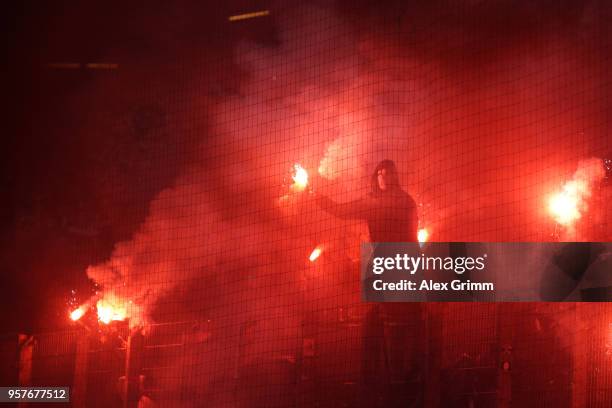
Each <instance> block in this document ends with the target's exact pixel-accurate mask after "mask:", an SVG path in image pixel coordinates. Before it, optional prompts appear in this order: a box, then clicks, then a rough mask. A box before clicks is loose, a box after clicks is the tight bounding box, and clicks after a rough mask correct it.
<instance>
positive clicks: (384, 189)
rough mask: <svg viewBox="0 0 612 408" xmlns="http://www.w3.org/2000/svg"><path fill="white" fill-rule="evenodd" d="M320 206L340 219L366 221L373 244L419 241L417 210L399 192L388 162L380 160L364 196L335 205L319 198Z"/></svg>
mask: <svg viewBox="0 0 612 408" xmlns="http://www.w3.org/2000/svg"><path fill="white" fill-rule="evenodd" d="M319 206H320V207H321V208H322V209H323V210H325V211H327V212H329V213H330V214H332V215H334V216H336V217H339V218H344V219H362V220H365V221H366V222H367V224H368V230H369V231H370V240H371V241H372V242H417V241H418V239H417V229H418V218H417V206H416V203H415V201H414V200H413V199H412V197H411V196H410V195H409V194H408V193H406V192H405V191H404V190H402V188H401V186H400V183H399V177H398V175H397V168H396V167H395V163H393V161H391V160H383V161H382V162H380V163H379V164H378V166H376V169H375V170H374V174H372V179H371V191H370V193H369V194H368V195H367V196H365V197H363V198H361V199H358V200H355V201H351V202H348V203H336V202H334V201H333V200H331V199H330V198H328V197H325V196H321V197H319Z"/></svg>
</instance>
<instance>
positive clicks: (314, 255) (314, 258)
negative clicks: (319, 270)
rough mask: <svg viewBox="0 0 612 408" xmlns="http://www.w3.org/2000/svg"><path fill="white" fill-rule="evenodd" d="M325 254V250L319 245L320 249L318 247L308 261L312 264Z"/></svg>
mask: <svg viewBox="0 0 612 408" xmlns="http://www.w3.org/2000/svg"><path fill="white" fill-rule="evenodd" d="M322 252H323V248H322V247H321V246H320V245H319V246H318V247H316V248H315V249H314V250H313V251H312V253H311V254H310V256H309V257H308V260H309V261H310V262H314V261H316V260H317V258H318V257H319V256H321V253H322Z"/></svg>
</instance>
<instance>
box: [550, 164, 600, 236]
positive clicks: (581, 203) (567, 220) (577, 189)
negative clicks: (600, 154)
mask: <svg viewBox="0 0 612 408" xmlns="http://www.w3.org/2000/svg"><path fill="white" fill-rule="evenodd" d="M603 177H604V168H603V166H602V162H601V160H600V159H598V158H592V159H589V160H583V161H581V162H580V163H579V164H578V169H577V170H576V172H575V173H574V177H573V178H572V180H569V181H568V182H566V183H565V184H564V185H563V188H562V189H561V191H560V192H558V193H556V194H554V195H552V196H551V197H549V199H548V210H549V211H550V214H551V215H552V216H553V218H554V220H555V221H556V222H557V223H559V224H560V225H563V226H565V227H572V226H573V224H574V223H575V222H576V221H577V220H579V219H580V218H581V217H582V215H583V214H584V213H585V212H586V211H587V209H588V208H587V207H588V206H587V200H588V199H589V197H591V190H592V188H593V186H594V185H596V183H598V182H600V181H601V180H602V179H603Z"/></svg>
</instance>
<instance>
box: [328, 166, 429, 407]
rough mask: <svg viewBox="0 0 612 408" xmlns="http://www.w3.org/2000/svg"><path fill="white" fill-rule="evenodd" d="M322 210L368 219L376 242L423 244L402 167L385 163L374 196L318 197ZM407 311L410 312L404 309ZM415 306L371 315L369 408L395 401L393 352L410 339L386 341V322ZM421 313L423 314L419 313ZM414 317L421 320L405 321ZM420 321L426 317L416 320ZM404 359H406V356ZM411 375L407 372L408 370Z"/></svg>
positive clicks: (384, 308) (382, 306) (365, 390)
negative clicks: (342, 200)
mask: <svg viewBox="0 0 612 408" xmlns="http://www.w3.org/2000/svg"><path fill="white" fill-rule="evenodd" d="M316 199H317V202H318V204H319V207H320V208H321V209H323V210H324V211H326V212H328V213H330V214H332V215H334V216H336V217H339V218H343V219H361V220H365V221H366V222H367V225H368V230H369V233H370V241H371V242H372V243H382V242H418V239H417V231H418V216H417V206H416V202H415V201H414V199H413V198H412V197H411V196H410V195H409V194H408V193H406V192H405V191H404V190H402V188H401V186H400V182H399V177H398V173H397V168H396V166H395V163H394V162H393V161H391V160H383V161H382V162H380V163H379V164H378V165H377V166H376V168H375V169H374V173H373V174H372V178H371V191H370V192H369V193H368V194H367V195H366V196H365V197H363V198H360V199H357V200H354V201H350V202H347V203H337V202H335V201H333V200H331V199H330V198H329V197H326V196H320V195H316ZM404 306H405V307H404ZM416 306H417V307H416V308H415V306H414V305H411V304H395V306H394V304H393V303H375V304H373V305H372V306H371V308H370V309H369V310H368V312H367V314H366V316H365V319H364V325H363V339H362V341H363V343H362V353H363V355H362V384H361V391H362V399H361V403H362V404H363V406H369V407H374V406H379V405H381V404H382V405H383V406H384V405H387V404H388V403H389V402H393V403H396V402H399V401H389V384H390V373H389V354H390V353H389V349H397V348H399V349H400V350H402V349H405V348H406V346H407V345H406V344H403V343H405V334H406V333H400V335H399V336H392V338H394V339H395V340H394V343H399V344H390V345H389V344H388V342H385V325H384V318H385V317H386V316H389V315H390V314H394V313H397V312H400V314H404V315H405V314H414V312H415V309H416V310H417V311H418V310H420V309H419V308H418V304H417V305H416ZM417 313H419V312H417ZM404 317H408V318H414V317H415V316H404ZM416 317H418V318H419V320H420V316H416ZM402 357H404V356H403V355H402V356H401V357H400V358H402ZM402 371H406V370H402Z"/></svg>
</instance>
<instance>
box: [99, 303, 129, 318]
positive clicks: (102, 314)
mask: <svg viewBox="0 0 612 408" xmlns="http://www.w3.org/2000/svg"><path fill="white" fill-rule="evenodd" d="M96 308H97V309H98V320H99V321H101V322H102V323H104V324H109V323H110V322H112V321H117V320H119V321H121V320H125V318H126V316H127V311H126V309H125V306H118V305H117V304H113V303H111V302H110V301H108V300H106V299H100V300H98V303H97V304H96Z"/></svg>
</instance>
